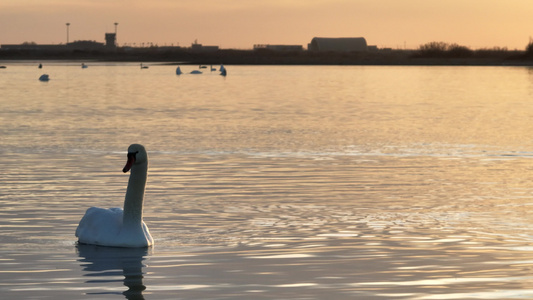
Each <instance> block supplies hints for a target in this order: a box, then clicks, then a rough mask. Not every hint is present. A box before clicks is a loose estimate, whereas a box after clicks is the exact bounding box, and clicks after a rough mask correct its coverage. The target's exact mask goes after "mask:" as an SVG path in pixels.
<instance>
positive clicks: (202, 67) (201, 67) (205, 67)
mask: <svg viewBox="0 0 533 300" xmlns="http://www.w3.org/2000/svg"><path fill="white" fill-rule="evenodd" d="M198 68H199V69H207V66H202V65H200V66H198Z"/></svg>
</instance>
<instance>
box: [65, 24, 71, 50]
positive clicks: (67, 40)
mask: <svg viewBox="0 0 533 300" xmlns="http://www.w3.org/2000/svg"><path fill="white" fill-rule="evenodd" d="M66 25H67V45H68V42H69V40H68V29H69V26H70V23H67V24H66Z"/></svg>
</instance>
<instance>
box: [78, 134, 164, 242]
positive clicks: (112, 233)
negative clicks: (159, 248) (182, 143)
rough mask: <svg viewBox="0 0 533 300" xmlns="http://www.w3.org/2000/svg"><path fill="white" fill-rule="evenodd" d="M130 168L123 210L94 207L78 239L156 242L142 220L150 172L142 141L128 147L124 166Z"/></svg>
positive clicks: (82, 222) (84, 240)
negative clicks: (140, 143)
mask: <svg viewBox="0 0 533 300" xmlns="http://www.w3.org/2000/svg"><path fill="white" fill-rule="evenodd" d="M130 169H131V174H130V179H129V181H128V188H127V190H126V199H125V200H124V210H122V209H121V208H118V207H117V208H110V209H105V208H99V207H91V208H89V209H88V210H87V212H86V213H85V215H84V216H83V218H82V219H81V221H80V224H79V225H78V228H77V229H76V236H77V237H78V242H79V243H82V244H94V245H100V246H111V247H149V246H152V245H153V244H154V240H153V238H152V236H151V235H150V231H149V230H148V227H147V226H146V224H145V223H144V221H143V199H144V188H145V186H146V178H147V173H148V155H147V154H146V150H145V149H144V147H143V146H142V145H139V144H133V145H131V146H130V147H129V148H128V162H127V163H126V166H125V167H124V169H123V170H122V171H123V172H124V173H126V172H128V171H129V170H130Z"/></svg>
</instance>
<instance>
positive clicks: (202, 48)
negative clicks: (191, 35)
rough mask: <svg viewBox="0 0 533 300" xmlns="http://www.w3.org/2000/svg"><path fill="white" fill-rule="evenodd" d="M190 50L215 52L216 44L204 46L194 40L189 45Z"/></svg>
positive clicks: (216, 49)
mask: <svg viewBox="0 0 533 300" xmlns="http://www.w3.org/2000/svg"><path fill="white" fill-rule="evenodd" d="M191 50H192V51H195V52H215V51H218V50H219V48H218V46H204V45H202V44H198V42H197V41H194V43H193V44H192V45H191Z"/></svg>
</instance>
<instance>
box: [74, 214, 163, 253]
mask: <svg viewBox="0 0 533 300" xmlns="http://www.w3.org/2000/svg"><path fill="white" fill-rule="evenodd" d="M123 215H124V211H123V210H122V208H118V207H114V208H109V209H105V208H100V207H91V208H89V209H87V212H86V213H85V215H84V216H83V218H82V219H81V221H80V224H79V225H78V228H77V229H76V236H77V237H78V242H79V243H82V244H91V245H100V246H111V247H149V246H152V245H153V243H154V240H153V238H152V236H151V235H150V231H149V230H148V227H147V226H146V224H145V223H144V221H143V222H142V223H141V224H139V226H134V227H129V228H126V227H124V226H123Z"/></svg>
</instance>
